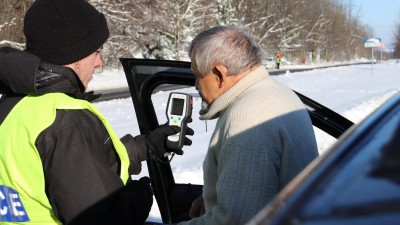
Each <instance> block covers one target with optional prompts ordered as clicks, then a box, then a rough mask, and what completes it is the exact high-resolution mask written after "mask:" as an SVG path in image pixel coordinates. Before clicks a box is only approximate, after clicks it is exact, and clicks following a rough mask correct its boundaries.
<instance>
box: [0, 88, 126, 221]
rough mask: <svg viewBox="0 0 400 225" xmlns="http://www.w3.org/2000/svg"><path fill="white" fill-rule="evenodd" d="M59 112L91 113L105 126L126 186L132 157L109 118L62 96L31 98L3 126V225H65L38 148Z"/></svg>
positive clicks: (0, 182)
mask: <svg viewBox="0 0 400 225" xmlns="http://www.w3.org/2000/svg"><path fill="white" fill-rule="evenodd" d="M57 109H66V110H75V109H76V110H80V109H88V110H89V111H91V112H92V113H94V114H95V115H96V116H97V117H98V118H99V119H100V120H101V121H102V122H103V124H104V126H105V127H106V129H107V132H108V134H109V135H110V137H111V140H112V143H113V145H114V147H115V149H116V151H117V154H118V156H119V158H120V161H121V168H120V171H121V174H120V178H121V179H122V181H123V183H124V184H126V182H127V180H128V177H129V174H128V167H129V157H128V153H127V152H126V148H125V146H124V145H123V144H122V142H121V141H120V139H119V137H118V136H117V134H116V133H115V132H114V130H113V129H112V128H111V126H110V124H109V123H108V121H107V120H106V118H105V117H104V116H103V115H102V114H101V112H100V111H99V110H98V109H96V108H95V107H94V106H93V105H92V104H91V103H89V102H87V101H84V100H79V99H74V98H72V97H69V96H68V95H66V94H62V93H49V94H43V95H28V96H26V97H24V98H23V99H22V100H21V101H20V102H18V103H17V104H16V105H15V107H14V108H13V109H12V110H11V112H10V113H9V114H8V116H7V117H6V118H5V120H4V121H3V123H2V124H1V125H0V224H15V223H16V222H17V223H18V224H37V225H39V224H40V225H50V224H61V222H60V221H59V220H58V219H57V218H56V217H55V215H54V212H53V210H52V208H51V205H50V203H49V200H48V199H47V196H46V193H45V180H44V172H43V166H42V161H41V158H40V155H39V152H38V150H37V148H36V146H35V142H36V139H37V138H38V136H39V134H40V133H41V132H42V131H43V130H45V129H46V128H48V127H49V126H50V125H51V124H52V123H54V121H55V118H56V111H57Z"/></svg>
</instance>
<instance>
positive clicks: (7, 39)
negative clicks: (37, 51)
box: [0, 0, 32, 50]
mask: <svg viewBox="0 0 400 225" xmlns="http://www.w3.org/2000/svg"><path fill="white" fill-rule="evenodd" d="M31 4H32V1H31V0H20V1H14V0H0V47H1V46H10V47H13V48H17V49H20V50H22V49H24V48H25V37H24V34H23V31H22V28H23V22H24V21H23V18H24V15H25V13H26V11H27V10H28V8H29V6H30V5H31Z"/></svg>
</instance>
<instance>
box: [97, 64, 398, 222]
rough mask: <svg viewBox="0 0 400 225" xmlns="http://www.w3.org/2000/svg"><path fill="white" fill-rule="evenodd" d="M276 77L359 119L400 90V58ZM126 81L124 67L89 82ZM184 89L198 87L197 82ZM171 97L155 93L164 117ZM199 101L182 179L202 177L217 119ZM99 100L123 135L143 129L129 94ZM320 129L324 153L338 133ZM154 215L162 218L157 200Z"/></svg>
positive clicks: (180, 162) (175, 164)
mask: <svg viewBox="0 0 400 225" xmlns="http://www.w3.org/2000/svg"><path fill="white" fill-rule="evenodd" d="M273 78H274V79H276V80H278V81H280V82H282V83H284V84H286V85H288V86H289V87H290V88H292V89H293V90H296V91H298V92H300V93H302V94H304V95H306V96H307V97H310V98H312V99H314V100H316V101H317V102H319V103H321V104H323V105H325V106H327V107H328V108H330V109H332V110H334V111H336V112H338V113H339V114H341V115H343V116H344V117H346V118H348V119H349V120H351V121H353V122H354V123H359V122H360V121H361V120H362V119H364V118H365V117H366V116H368V115H369V114H370V113H371V112H372V111H374V110H375V109H376V108H377V107H379V105H381V104H382V103H383V102H384V101H386V100H387V99H388V98H390V97H391V96H392V95H393V94H395V93H396V92H399V91H400V64H399V63H396V62H395V61H388V62H384V63H381V64H375V65H373V66H371V65H370V64H363V65H354V66H345V67H335V68H329V69H314V70H311V71H307V72H299V73H286V74H285V75H280V76H273ZM124 87H127V82H126V80H125V75H124V72H123V71H122V70H120V71H118V70H113V71H103V72H102V73H100V74H95V76H94V79H93V81H92V83H91V84H90V85H89V89H90V90H107V89H110V88H124ZM180 91H181V90H180ZM184 91H185V92H189V93H196V90H195V89H194V88H190V89H186V90H184ZM167 98H168V92H158V93H155V94H154V95H153V98H152V99H153V102H154V105H155V106H156V112H157V116H158V119H159V121H160V123H163V122H165V121H166V118H165V107H166V101H167ZM199 104H200V99H198V98H195V99H194V111H193V122H192V123H191V124H190V127H192V128H193V129H194V130H195V135H194V136H193V137H192V138H191V139H192V141H193V145H192V146H190V147H185V148H184V151H185V154H184V155H183V156H175V157H174V159H173V160H172V162H171V165H172V169H173V172H174V176H175V181H176V182H178V183H179V182H182V183H189V182H190V183H195V184H202V183H203V181H202V176H203V174H202V168H201V166H202V162H203V158H204V155H205V153H206V151H207V146H208V141H209V137H210V136H211V133H212V131H213V129H214V126H215V122H216V121H215V120H213V121H209V122H208V123H207V124H206V123H205V122H204V121H200V120H199V119H198V116H197V112H198V110H199V108H200V105H199ZM95 106H96V107H98V108H99V109H100V111H101V112H103V114H104V115H105V116H106V117H107V118H108V120H109V122H110V123H111V125H112V126H113V127H114V129H115V130H116V132H117V134H118V135H120V136H123V135H124V134H126V133H131V134H133V135H138V134H139V130H138V127H137V121H136V117H135V112H134V108H133V104H132V100H131V99H130V98H127V99H116V100H111V101H104V102H98V103H95ZM206 128H207V129H206ZM315 133H316V137H317V142H318V147H319V151H320V153H321V154H322V153H323V152H325V151H326V150H327V149H329V147H330V146H331V145H332V143H334V141H335V139H333V138H331V137H326V136H325V135H323V134H322V132H320V131H318V130H315ZM141 176H148V172H147V168H146V167H144V168H143V171H142V174H140V176H137V178H139V177H141ZM149 219H150V220H152V221H159V222H160V221H161V219H160V214H159V212H158V208H157V204H156V202H155V201H154V205H153V209H152V211H151V213H150V218H149Z"/></svg>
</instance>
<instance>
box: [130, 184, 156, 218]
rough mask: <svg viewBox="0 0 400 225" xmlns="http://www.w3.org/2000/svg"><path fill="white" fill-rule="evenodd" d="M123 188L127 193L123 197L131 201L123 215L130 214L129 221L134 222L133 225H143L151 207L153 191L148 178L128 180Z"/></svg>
mask: <svg viewBox="0 0 400 225" xmlns="http://www.w3.org/2000/svg"><path fill="white" fill-rule="evenodd" d="M125 188H126V189H127V190H128V191H127V192H126V195H125V196H124V197H125V198H130V199H131V206H130V207H127V210H126V212H125V213H128V214H130V217H131V220H133V221H136V223H134V224H144V222H145V221H146V219H147V217H148V216H149V213H150V210H151V206H152V205H153V189H152V187H151V185H150V178H148V177H142V178H140V179H139V180H130V181H128V183H127V184H126V186H125ZM127 195H129V197H128V196H127ZM130 224H132V221H130Z"/></svg>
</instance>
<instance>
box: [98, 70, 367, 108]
mask: <svg viewBox="0 0 400 225" xmlns="http://www.w3.org/2000/svg"><path fill="white" fill-rule="evenodd" d="M358 64H371V62H360V63H345V64H335V65H327V66H318V67H310V68H288V69H279V70H270V71H269V74H270V75H271V76H276V75H282V74H286V73H294V72H303V71H309V70H316V69H326V68H332V67H339V66H352V65H358ZM171 89H173V88H171V87H168V90H171ZM164 91H165V90H164ZM94 95H95V96H96V97H95V98H94V100H92V101H91V102H101V101H109V100H113V99H118V98H129V97H130V96H131V94H130V92H129V89H128V88H126V89H120V88H119V89H116V90H109V91H107V92H104V93H96V92H95V94H94Z"/></svg>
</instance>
